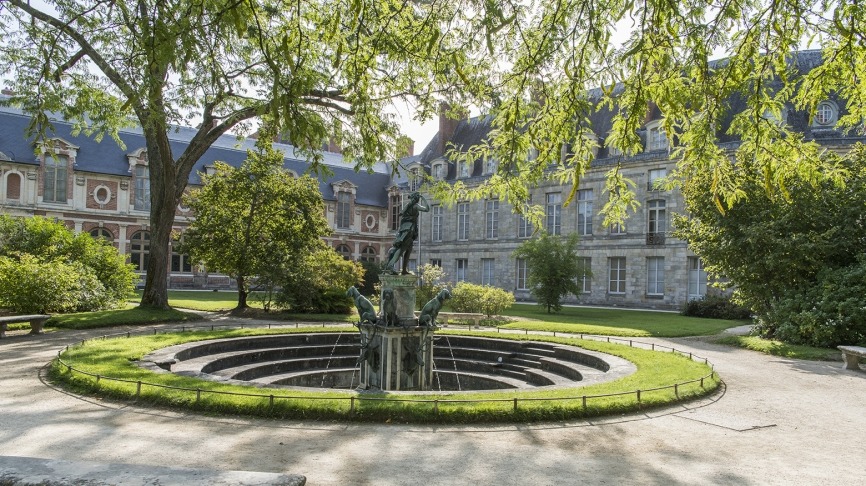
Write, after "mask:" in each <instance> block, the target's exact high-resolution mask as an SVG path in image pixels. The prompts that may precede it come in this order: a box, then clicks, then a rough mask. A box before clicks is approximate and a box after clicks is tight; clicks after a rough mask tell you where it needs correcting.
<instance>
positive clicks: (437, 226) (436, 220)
mask: <svg viewBox="0 0 866 486" xmlns="http://www.w3.org/2000/svg"><path fill="white" fill-rule="evenodd" d="M430 209H431V212H432V213H433V217H432V218H431V221H432V231H431V232H430V238H431V239H432V240H433V241H442V206H440V205H438V204H437V205H435V206H433V207H432V208H430Z"/></svg>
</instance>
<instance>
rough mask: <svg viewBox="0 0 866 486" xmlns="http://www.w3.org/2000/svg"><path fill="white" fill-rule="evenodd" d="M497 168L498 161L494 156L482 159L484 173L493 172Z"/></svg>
mask: <svg viewBox="0 0 866 486" xmlns="http://www.w3.org/2000/svg"><path fill="white" fill-rule="evenodd" d="M497 168H499V162H498V161H497V160H496V159H495V158H494V157H490V158H488V159H487V160H485V161H484V173H485V174H487V175H490V174H495V173H496V169H497Z"/></svg>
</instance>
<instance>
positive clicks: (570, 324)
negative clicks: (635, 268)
mask: <svg viewBox="0 0 866 486" xmlns="http://www.w3.org/2000/svg"><path fill="white" fill-rule="evenodd" d="M504 315H506V316H510V317H514V318H517V321H515V322H511V323H508V324H504V325H502V326H500V327H503V328H506V329H529V330H530V331H550V332H552V331H556V332H571V333H583V334H601V335H605V336H630V337H631V336H635V337H636V336H656V337H681V336H706V335H710V334H716V333H719V332H721V331H722V330H724V329H728V328H731V327H736V326H741V325H743V324H746V323H747V322H746V321H729V320H723V319H703V318H699V317H686V316H681V315H679V314H675V313H672V312H645V311H636V310H625V309H623V310H620V309H595V308H589V307H563V308H562V310H561V311H560V312H558V313H554V314H548V313H547V311H546V310H545V309H544V308H543V307H541V306H538V305H534V304H515V305H514V306H512V307H511V309H509V310H507V311H506V312H505V313H504Z"/></svg>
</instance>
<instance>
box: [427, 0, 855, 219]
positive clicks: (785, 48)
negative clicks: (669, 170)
mask: <svg viewBox="0 0 866 486" xmlns="http://www.w3.org/2000/svg"><path fill="white" fill-rule="evenodd" d="M533 6H534V8H533V7H528V6H527V5H526V4H525V3H522V2H496V7H497V9H492V8H491V9H490V10H488V11H487V13H488V17H489V18H488V22H490V23H493V24H496V25H497V28H496V29H492V30H489V31H486V32H485V36H484V39H485V42H486V44H487V45H488V46H489V49H490V51H491V52H495V53H496V57H497V59H498V60H499V61H500V62H499V66H502V67H504V68H505V69H504V70H503V72H501V73H499V74H497V75H491V76H490V77H489V78H488V79H487V80H485V82H486V83H487V91H486V92H485V98H486V99H482V100H479V106H480V107H481V111H482V112H483V113H489V114H490V116H491V117H492V121H491V123H492V127H493V130H492V131H491V135H490V137H489V139H488V140H486V141H484V142H483V143H480V144H478V145H477V146H474V147H472V148H471V149H470V148H465V147H464V148H462V149H463V150H462V151H461V150H455V153H453V154H452V156H453V157H455V158H467V159H479V158H487V159H490V158H495V159H497V160H498V161H499V164H498V170H497V172H496V174H495V175H494V176H493V177H491V178H489V179H488V180H487V181H485V182H484V183H482V184H480V185H473V186H464V185H463V184H457V185H456V186H454V187H452V186H449V185H447V184H444V183H440V184H439V185H438V187H437V190H436V193H437V195H439V196H440V197H450V198H451V199H457V198H469V199H473V198H474V199H481V198H485V197H489V195H490V194H491V193H493V194H498V195H500V197H507V198H508V199H510V201H511V202H512V203H513V204H515V205H516V206H518V207H519V208H522V210H526V209H528V208H527V207H526V203H527V202H528V196H529V187H528V186H531V185H532V184H535V183H538V182H541V181H543V180H553V181H555V182H558V183H563V184H566V185H570V186H571V188H572V191H571V194H570V195H569V197H568V198H567V199H566V204H567V203H568V202H569V201H571V200H572V198H573V197H574V195H575V193H576V191H577V190H578V188H579V182H580V179H581V177H582V176H583V175H584V174H585V173H586V171H587V170H588V169H589V167H590V164H591V161H592V159H593V149H594V148H595V147H596V146H597V145H598V144H599V143H600V142H601V140H600V139H604V140H603V142H602V143H604V144H605V145H612V146H613V147H616V148H618V149H620V150H621V151H622V152H623V153H625V154H634V153H637V152H640V151H641V150H643V148H642V144H641V138H640V137H639V133H638V130H639V129H641V128H642V127H643V126H644V124H645V123H646V116H647V113H648V112H649V110H650V109H651V108H653V109H654V108H658V110H660V112H661V114H662V116H663V119H662V127H663V129H664V132H665V133H666V134H667V136H668V138H669V139H670V140H671V157H672V158H673V159H674V160H677V161H678V164H679V168H680V169H681V170H680V173H679V174H680V175H682V174H684V173H688V172H691V171H692V170H699V171H703V172H706V173H708V174H710V175H711V177H712V180H713V184H712V185H710V186H707V190H709V191H710V193H711V196H712V199H713V201H714V204H716V205H717V208H719V209H722V208H725V207H730V206H732V205H733V204H735V203H736V202H737V201H738V200H740V199H741V198H742V196H743V191H742V190H741V188H740V187H739V186H738V185H737V182H738V180H737V178H736V176H735V167H734V165H733V159H732V158H731V157H729V154H728V153H727V152H726V151H724V150H723V149H722V148H721V147H719V146H718V144H717V143H716V142H717V140H718V136H719V135H720V132H721V133H722V134H724V135H725V136H726V137H729V138H732V139H738V140H740V141H741V142H742V143H741V144H740V145H739V146H738V147H737V148H736V152H737V153H739V154H740V155H741V157H743V158H745V157H751V158H754V160H755V164H756V165H757V167H758V169H759V170H761V171H762V172H763V173H764V174H765V180H764V183H763V185H764V186H765V187H766V188H767V190H768V191H771V192H774V193H776V194H785V193H786V192H788V191H787V186H788V185H789V183H790V182H791V179H792V178H793V177H794V175H795V174H805V175H808V176H809V177H810V178H812V179H813V181H814V182H815V183H816V184H817V181H818V180H819V179H821V178H829V179H831V180H835V181H836V182H838V181H839V176H840V174H839V171H837V170H833V169H834V167H833V166H828V165H826V164H824V163H823V161H822V160H821V159H820V157H819V156H818V154H819V153H820V150H819V149H818V147H817V145H816V144H815V142H814V141H808V140H804V138H803V136H802V134H799V133H792V132H791V131H790V130H789V128H788V127H787V126H786V125H785V124H781V123H775V122H774V120H781V119H782V118H783V117H782V112H783V111H784V110H785V109H786V108H794V109H796V110H803V111H805V112H807V113H809V114H810V116H811V115H812V114H814V112H815V109H816V106H817V105H818V104H819V103H820V102H821V101H823V100H825V99H827V98H828V95H830V94H831V93H832V94H836V95H838V96H839V97H840V98H841V99H843V100H846V108H845V111H843V113H842V115H843V116H842V117H841V118H840V120H839V123H838V125H837V126H838V127H839V128H840V129H842V130H848V129H850V130H853V131H860V132H861V133H862V130H863V128H864V125H863V123H864V122H863V120H864V119H866V94H864V82H863V80H864V78H866V34H864V33H866V8H863V5H862V4H860V3H859V2H849V1H842V0H801V1H786V0H753V1H733V2H717V1H709V2H708V1H705V0H685V1H681V2H679V1H678V2H670V1H666V0H665V1H660V0H648V1H643V2H634V1H630V0H609V1H601V2H594V1H589V0H552V1H549V2H540V3H537V4H533ZM497 20H498V21H497ZM807 45H808V46H810V47H813V48H814V47H818V48H821V49H822V50H823V64H822V65H820V66H818V67H816V68H815V69H812V70H811V71H808V72H806V73H799V72H798V67H799V66H796V65H795V64H794V63H793V62H794V61H795V60H796V59H795V58H794V57H792V56H791V54H792V51H795V50H797V49H798V48H799V47H800V46H807ZM720 58H726V60H725V61H723V62H711V60H713V59H720ZM773 80H775V81H778V82H777V83H776V82H770V81H773ZM734 95H737V96H741V97H742V98H743V99H744V100H745V105H746V109H745V110H742V111H738V112H736V113H733V112H731V109H730V105H729V100H730V99H731V97H732V96H734ZM598 110H603V111H607V112H610V113H611V114H612V116H613V119H612V124H611V125H609V126H596V127H594V128H595V129H596V130H597V132H596V133H593V132H591V127H590V123H591V121H590V120H591V119H593V115H594V114H595V113H596V112H597V111H598ZM598 130H603V131H604V132H598ZM564 145H567V147H566V148H567V149H568V150H567V151H566V152H565V153H567V154H568V155H567V156H565V157H563V156H562V154H563V146H564ZM455 149H461V148H460V147H455ZM530 149H534V150H533V151H532V152H533V156H532V157H527V154H528V153H529V152H530ZM608 177H609V178H610V179H611V182H612V183H611V184H610V186H612V187H615V188H620V189H626V186H627V182H626V181H624V180H623V177H622V174H621V172H620V171H619V166H618V165H617V166H615V168H614V170H612V171H610V173H609V174H608ZM681 180H682V177H677V175H676V174H674V175H673V177H671V181H672V182H677V181H681ZM609 194H610V198H611V199H610V202H609V203H608V204H607V205H605V207H604V208H603V212H604V213H605V215H606V219H607V220H606V221H605V224H609V223H611V222H618V221H617V220H619V219H621V218H623V217H624V216H625V214H626V209H627V208H628V207H629V206H630V201H632V200H633V197H634V192H633V191H632V190H630V189H627V190H617V191H609ZM538 214H539V213H538V211H533V212H531V215H532V216H536V217H537V216H538Z"/></svg>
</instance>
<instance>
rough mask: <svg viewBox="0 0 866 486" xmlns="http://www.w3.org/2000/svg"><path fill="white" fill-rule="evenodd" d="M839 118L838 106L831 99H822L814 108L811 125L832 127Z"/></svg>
mask: <svg viewBox="0 0 866 486" xmlns="http://www.w3.org/2000/svg"><path fill="white" fill-rule="evenodd" d="M838 119H839V108H838V107H837V106H836V103H833V102H832V101H829V100H828V101H822V102H820V103H818V106H817V107H816V108H815V118H814V119H813V123H812V126H816V127H832V126H833V125H835V124H836V121H837V120H838Z"/></svg>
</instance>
